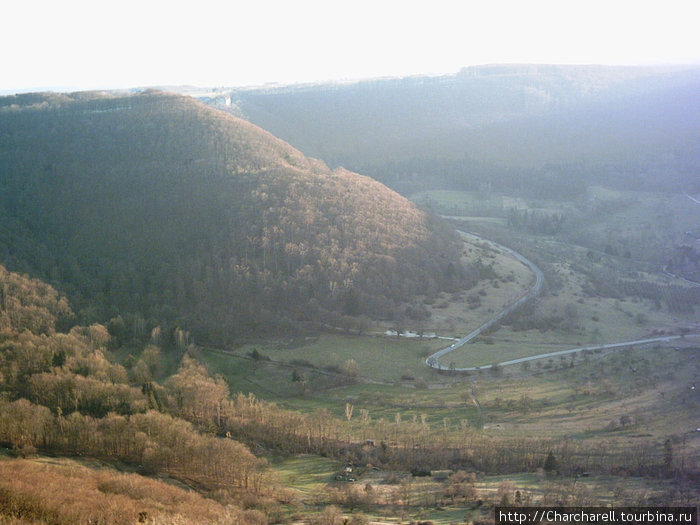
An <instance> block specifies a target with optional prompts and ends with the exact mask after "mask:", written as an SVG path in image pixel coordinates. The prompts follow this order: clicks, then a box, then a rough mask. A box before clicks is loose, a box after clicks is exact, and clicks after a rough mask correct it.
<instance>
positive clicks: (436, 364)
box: [425, 230, 700, 372]
mask: <svg viewBox="0 0 700 525" xmlns="http://www.w3.org/2000/svg"><path fill="white" fill-rule="evenodd" d="M457 232H458V233H459V234H460V235H462V237H465V238H471V239H473V240H478V241H485V240H486V239H483V238H482V237H479V236H478V235H476V234H473V233H467V232H463V231H460V230H457ZM488 242H491V243H492V244H495V245H496V246H498V247H499V248H500V249H501V250H503V251H505V252H506V253H508V254H509V255H512V256H513V257H515V258H516V259H517V260H519V261H520V262H522V263H523V264H524V265H525V266H527V267H528V268H530V270H532V272H533V273H534V274H535V283H534V284H533V285H532V287H531V288H530V289H529V290H527V291H526V292H525V293H524V294H523V295H521V296H520V297H519V298H518V299H516V300H515V301H514V302H513V303H512V304H510V305H509V306H508V307H506V308H505V309H504V310H502V311H501V312H500V313H498V314H497V315H496V316H495V317H493V318H491V319H490V320H488V321H487V322H485V323H484V324H482V325H481V326H479V327H478V328H477V329H476V330H474V331H473V332H471V333H469V334H467V335H465V336H464V337H462V338H461V339H458V340H457V341H455V342H454V343H452V344H451V345H450V346H448V347H445V348H442V349H440V350H438V351H437V352H435V353H434V354H431V355H429V356H428V357H427V358H426V360H425V364H426V365H427V366H429V367H430V368H435V369H437V370H450V371H454V372H472V371H476V370H487V369H489V368H492V367H493V366H494V365H493V364H487V365H482V366H472V367H466V368H453V367H451V366H450V367H448V366H445V365H443V364H442V363H440V358H441V357H444V356H446V355H448V354H449V353H450V352H452V351H454V350H456V349H457V348H460V347H462V346H464V345H466V344H467V343H470V342H471V341H473V340H474V339H476V338H477V337H478V336H479V335H480V334H481V333H482V332H484V331H485V330H488V329H489V328H491V327H492V326H493V325H494V324H496V323H497V322H499V321H500V320H501V319H503V318H504V317H506V316H507V315H509V314H510V313H512V312H513V311H515V310H516V309H518V308H520V307H521V306H522V305H524V304H525V303H526V302H527V301H529V300H531V299H534V298H535V297H537V296H538V295H539V294H540V292H541V291H542V284H543V283H544V275H543V274H542V270H540V269H539V268H538V267H537V266H536V265H535V263H533V262H532V261H530V260H529V259H527V258H526V257H525V256H523V255H522V254H520V253H518V252H516V251H515V250H511V249H510V248H508V247H506V246H503V245H502V244H498V243H496V242H494V241H488ZM696 337H700V334H686V335H669V336H664V337H652V338H649V339H637V340H635V341H625V342H622V343H609V344H599V345H590V346H581V347H578V348H571V349H568V350H559V351H556V352H548V353H546V354H537V355H533V356H529V357H520V358H518V359H511V360H509V361H501V362H499V363H497V364H498V366H506V365H514V364H517V363H524V362H527V361H535V360H538V359H545V358H548V357H555V356H560V355H567V354H575V353H577V352H583V351H596V350H608V349H613V348H624V347H629V346H635V345H645V344H652V343H668V342H670V341H675V340H677V339H682V338H696Z"/></svg>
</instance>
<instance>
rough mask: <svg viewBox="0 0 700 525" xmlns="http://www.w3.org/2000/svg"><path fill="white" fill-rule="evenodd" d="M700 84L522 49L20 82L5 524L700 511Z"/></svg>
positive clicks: (12, 199) (8, 192)
mask: <svg viewBox="0 0 700 525" xmlns="http://www.w3.org/2000/svg"><path fill="white" fill-rule="evenodd" d="M698 93H700V67H697V66H679V65H677V66H595V65H590V66H582V65H549V64H522V65H521V64H510V65H508V64H502V65H484V66H470V67H465V68H463V69H461V70H460V71H459V72H457V73H455V74H444V75H425V76H418V75H416V76H403V77H386V78H376V79H365V80H359V81H345V82H325V83H324V82H312V83H304V84H301V83H300V84H289V85H268V86H264V87H213V86H205V85H202V86H196V87H194V86H176V85H167V86H160V87H155V88H137V87H134V88H130V89H115V90H98V91H75V92H66V93H61V92H49V91H47V92H28V93H16V94H14V95H8V96H4V97H0V265H1V266H0V282H1V286H0V471H2V474H1V475H0V523H2V524H4V523H7V524H15V523H32V524H44V523H88V522H89V523H93V522H94V523H97V522H99V523H114V524H118V523H135V522H144V523H173V522H177V523H187V524H190V523H193V524H194V523H222V524H223V523H236V524H241V525H258V524H268V523H270V524H271V523H288V524H329V525H336V524H340V523H352V524H367V523H373V524H389V523H433V524H448V523H472V524H475V525H476V524H487V523H494V508H495V507H496V506H499V505H500V506H532V507H547V506H550V507H551V506H568V507H576V506H596V507H607V506H614V507H624V506H628V507H629V506H639V507H651V506H668V507H671V506H677V507H682V506H686V507H692V506H695V505H697V502H698V501H700V492H698V486H700V391H699V390H698V388H697V387H698V386H700V357H699V356H700V176H699V174H700V101H699V99H698ZM46 480H48V482H46ZM343 520H345V521H343Z"/></svg>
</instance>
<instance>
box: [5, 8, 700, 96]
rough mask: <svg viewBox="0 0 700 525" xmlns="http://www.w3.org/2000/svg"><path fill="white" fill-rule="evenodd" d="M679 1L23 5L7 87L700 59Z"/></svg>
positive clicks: (224, 81) (690, 18)
mask: <svg viewBox="0 0 700 525" xmlns="http://www.w3.org/2000/svg"><path fill="white" fill-rule="evenodd" d="M696 7H697V3H696V1H695V0H693V1H679V0H664V1H663V2H662V1H661V0H654V1H647V0H633V1H628V0H623V1H617V0H585V1H579V0H551V1H550V0H517V1H514V0H477V1H472V0H462V1H450V2H447V1H440V0H431V1H421V0H418V1H407V0H402V1H393V0H391V1H383V0H352V1H348V0H342V1H336V0H284V1H280V0H249V1H240V0H228V1H225V2H223V1H218V0H197V1H190V2H185V3H183V2H178V1H177V0H168V1H165V0H116V1H111V2H105V1H102V0H60V1H59V0H11V1H9V2H6V3H5V4H4V5H3V8H2V17H1V18H0V53H1V55H0V56H1V58H2V61H1V62H0V91H8V90H28V89H38V88H47V87H54V88H59V89H93V88H117V87H136V86H150V85H168V84H192V85H198V86H242V85H250V84H263V83H269V82H278V83H294V82H307V81H314V80H340V79H353V78H364V77H376V76H395V75H409V74H435V73H453V72H456V71H458V70H459V69H460V68H461V67H463V66H468V65H476V64H488V63H513V62H517V63H568V64H582V63H587V64H590V63H595V64H650V63H651V64H659V63H673V64H678V63H695V64H698V63H700V41H699V38H698V30H697V13H696Z"/></svg>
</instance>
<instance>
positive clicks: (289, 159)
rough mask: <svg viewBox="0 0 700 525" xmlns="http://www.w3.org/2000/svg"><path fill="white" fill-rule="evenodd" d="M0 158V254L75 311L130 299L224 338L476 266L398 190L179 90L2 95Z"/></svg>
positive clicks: (392, 299) (432, 287) (404, 290)
mask: <svg viewBox="0 0 700 525" xmlns="http://www.w3.org/2000/svg"><path fill="white" fill-rule="evenodd" d="M0 171H2V173H3V177H2V180H1V181H0V260H2V262H3V264H5V265H6V266H7V267H8V268H10V269H12V270H15V271H22V272H27V273H30V274H31V275H33V276H37V277H41V278H42V279H44V280H45V281H47V282H50V283H52V284H53V285H55V286H56V287H58V288H60V289H61V290H62V291H63V292H65V293H66V294H68V296H69V297H70V299H71V303H72V304H73V305H74V307H75V309H76V312H77V313H78V314H79V315H80V317H81V320H82V321H84V322H88V323H89V322H93V321H99V322H104V321H106V320H107V319H109V318H112V317H116V315H118V314H121V315H123V316H124V315H126V314H135V313H138V314H139V315H141V316H143V317H144V318H146V319H150V320H156V321H158V322H170V323H175V322H177V323H179V324H181V325H183V324H187V326H188V327H189V328H190V329H191V331H192V333H193V334H194V335H196V336H197V337H198V338H200V339H201V337H205V338H207V339H209V340H212V341H217V342H221V341H230V340H232V339H233V338H234V337H236V336H238V335H241V334H243V333H250V332H260V331H263V330H265V329H271V328H274V329H280V328H282V329H294V328H296V327H298V326H299V324H300V323H314V324H316V325H322V324H323V325H331V326H335V325H338V324H340V322H342V321H343V320H344V317H348V316H349V317H358V316H360V315H362V314H364V315H367V316H371V317H384V318H390V317H391V315H392V314H393V312H394V310H395V309H396V307H397V305H398V304H399V303H401V302H404V301H407V300H410V299H411V298H412V297H414V296H415V295H416V294H422V295H436V294H437V293H438V292H439V291H441V290H449V289H454V288H456V287H458V286H462V285H464V284H465V283H469V282H470V281H474V280H476V278H477V277H476V275H475V274H474V273H473V272H470V271H469V269H468V268H465V267H464V266H463V265H462V264H461V263H460V258H459V254H460V249H459V240H458V239H457V237H456V236H455V235H454V233H453V232H451V230H450V229H449V228H447V227H446V226H445V225H444V224H442V222H441V221H439V220H437V219H434V218H431V217H430V216H428V215H427V214H426V213H424V212H423V211H421V210H419V209H418V208H417V207H415V206H414V205H413V204H411V203H409V202H408V201H407V200H406V199H404V198H403V197H400V196H399V195H398V194H397V193H395V192H393V191H391V190H389V189H388V188H386V187H385V186H383V185H381V184H379V183H377V182H375V181H373V180H371V179H369V178H367V177H363V176H360V175H357V174H354V173H351V172H348V171H345V170H342V169H338V170H334V171H331V170H329V169H328V168H327V167H326V166H325V165H324V164H323V163H322V162H319V161H314V160H312V159H307V158H305V157H304V156H303V155H302V154H301V153H299V152H298V151H296V150H294V149H293V148H291V147H290V146H289V145H287V144H285V143H283V142H282V141H280V140H278V139H275V138H274V137H272V136H271V135H269V134H268V133H266V132H264V131H262V130H260V129H258V128H256V127H255V126H253V125H251V124H249V123H247V122H245V121H242V120H238V119H235V118H234V117H231V116H229V115H226V114H224V113H221V112H218V111H216V110H213V109H211V108H208V107H206V106H204V105H203V104H200V103H197V102H196V101H194V100H192V99H189V98H185V97H177V96H174V95H165V94H162V93H145V94H141V95H134V96H127V97H115V96H109V95H99V94H75V95H70V96H69V95H46V96H40V95H33V96H29V95H26V96H21V95H18V96H14V97H7V98H5V99H2V100H0Z"/></svg>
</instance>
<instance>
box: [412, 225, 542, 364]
mask: <svg viewBox="0 0 700 525" xmlns="http://www.w3.org/2000/svg"><path fill="white" fill-rule="evenodd" d="M457 233H459V234H460V235H461V236H462V237H468V238H472V239H474V240H477V241H485V240H486V239H483V238H482V237H479V236H478V235H476V234H474V233H467V232H463V231H460V230H457ZM488 242H490V243H492V244H495V245H496V246H498V247H499V248H500V249H501V250H503V251H505V252H507V253H508V254H510V255H511V256H513V257H515V258H516V259H517V260H519V261H520V262H521V263H523V264H524V265H525V266H527V267H528V268H530V270H532V272H533V273H534V274H535V283H534V284H533V285H532V287H531V288H530V289H529V290H527V291H526V292H525V293H523V294H522V295H521V296H520V297H518V299H516V300H515V301H514V302H513V303H512V304H510V305H509V306H508V307H506V308H505V309H504V310H502V311H501V312H500V313H498V314H496V316H494V317H493V318H491V319H490V320H488V321H486V322H485V323H484V324H482V325H481V326H479V327H478V328H477V329H476V330H474V331H473V332H471V333H469V334H467V335H465V336H464V337H462V338H461V339H458V340H457V341H455V342H454V343H452V344H451V345H450V346H448V347H445V348H442V349H441V350H438V351H437V352H435V353H434V354H431V355H429V356H428V357H427V358H426V360H425V364H426V365H427V366H429V367H430V368H436V369H438V370H448V369H449V370H456V371H469V370H476V369H475V368H449V367H447V366H445V365H443V364H441V363H440V358H441V357H443V356H445V355H447V354H449V353H450V352H452V351H453V350H455V349H457V348H459V347H460V346H464V345H465V344H467V343H469V342H470V341H472V340H473V339H475V338H477V337H478V336H479V335H480V334H481V333H482V332H484V331H485V330H488V329H489V328H491V327H492V326H493V325H494V324H496V323H497V322H499V321H500V320H501V319H503V318H504V317H506V316H507V315H509V314H510V313H512V312H514V311H515V310H517V309H518V308H519V307H520V306H522V305H523V304H525V303H526V302H527V301H529V300H531V299H534V298H535V297H537V296H538V295H539V294H540V292H541V291H542V285H543V283H544V275H543V274H542V270H540V269H539V268H538V267H537V266H536V265H535V263H533V262H532V261H530V260H529V259H527V258H525V256H523V255H522V254H520V253H518V252H516V251H515V250H511V249H510V248H508V247H506V246H503V245H502V244H498V243H497V242H494V241H488ZM482 368H484V367H482Z"/></svg>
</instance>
